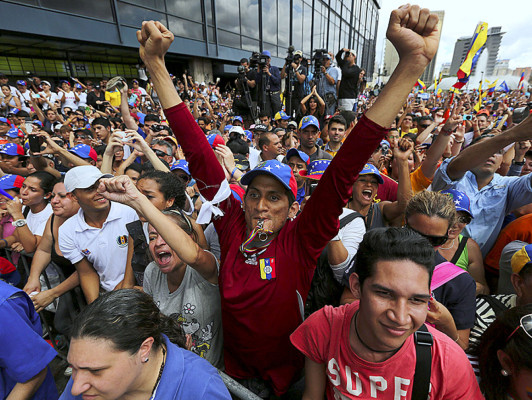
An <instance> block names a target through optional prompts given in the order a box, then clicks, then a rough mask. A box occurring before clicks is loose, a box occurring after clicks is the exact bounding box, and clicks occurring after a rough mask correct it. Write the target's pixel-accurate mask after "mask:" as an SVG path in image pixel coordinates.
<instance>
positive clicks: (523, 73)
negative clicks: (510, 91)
mask: <svg viewBox="0 0 532 400" xmlns="http://www.w3.org/2000/svg"><path fill="white" fill-rule="evenodd" d="M524 80H525V72H524V71H523V72H521V79H519V84H518V85H517V89H522V87H521V85H522V84H523V81H524Z"/></svg>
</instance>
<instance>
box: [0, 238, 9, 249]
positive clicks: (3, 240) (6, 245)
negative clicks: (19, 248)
mask: <svg viewBox="0 0 532 400" xmlns="http://www.w3.org/2000/svg"><path fill="white" fill-rule="evenodd" d="M0 241H2V242H4V243H5V246H4V248H6V247H9V244H8V243H7V240H5V239H0Z"/></svg>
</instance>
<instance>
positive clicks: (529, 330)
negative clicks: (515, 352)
mask: <svg viewBox="0 0 532 400" xmlns="http://www.w3.org/2000/svg"><path fill="white" fill-rule="evenodd" d="M519 328H523V330H524V331H525V333H526V334H527V335H528V337H529V338H531V339H532V314H528V315H523V316H522V317H521V320H520V321H519V326H518V327H517V328H515V329H514V330H513V332H512V333H510V335H509V336H508V337H507V338H506V342H509V341H510V339H511V338H512V336H513V335H515V333H516V332H517V331H518V330H519Z"/></svg>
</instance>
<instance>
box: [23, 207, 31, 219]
mask: <svg viewBox="0 0 532 400" xmlns="http://www.w3.org/2000/svg"><path fill="white" fill-rule="evenodd" d="M29 213H30V208H29V207H28V206H26V207H24V211H22V215H23V216H24V218H26V217H27V216H28V214H29Z"/></svg>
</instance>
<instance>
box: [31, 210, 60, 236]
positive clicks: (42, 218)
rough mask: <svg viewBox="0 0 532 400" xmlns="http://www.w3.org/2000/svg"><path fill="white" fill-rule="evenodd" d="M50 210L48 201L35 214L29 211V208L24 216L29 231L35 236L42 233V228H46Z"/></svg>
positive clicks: (50, 213)
mask: <svg viewBox="0 0 532 400" xmlns="http://www.w3.org/2000/svg"><path fill="white" fill-rule="evenodd" d="M24 209H25V207H24ZM52 212H53V211H52V206H51V205H50V203H48V204H47V205H46V207H44V209H43V210H42V211H39V212H38V213H36V214H34V213H33V212H31V210H30V212H29V213H28V215H27V217H26V222H27V225H28V229H29V230H30V231H31V233H33V234H34V235H37V236H42V235H43V233H44V228H46V223H47V222H48V218H50V215H52Z"/></svg>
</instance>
